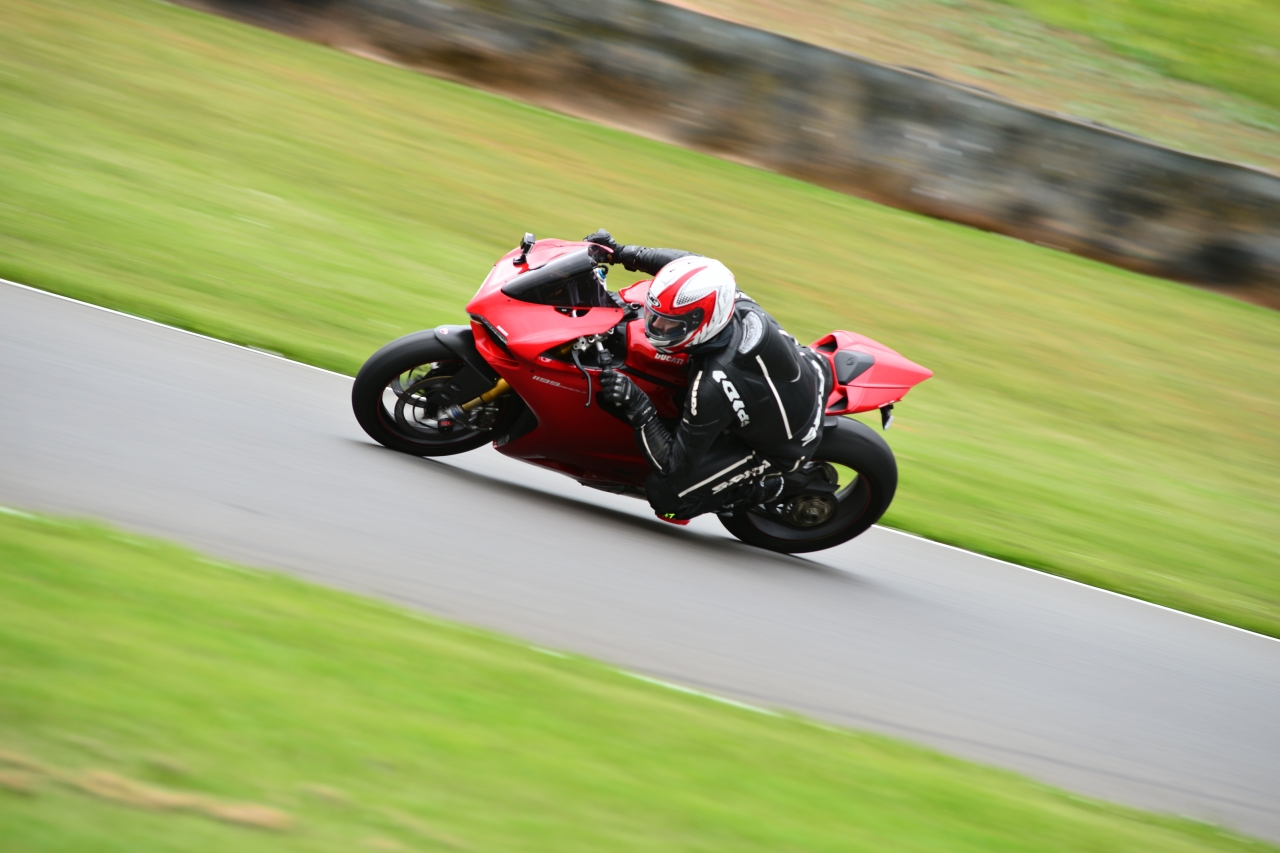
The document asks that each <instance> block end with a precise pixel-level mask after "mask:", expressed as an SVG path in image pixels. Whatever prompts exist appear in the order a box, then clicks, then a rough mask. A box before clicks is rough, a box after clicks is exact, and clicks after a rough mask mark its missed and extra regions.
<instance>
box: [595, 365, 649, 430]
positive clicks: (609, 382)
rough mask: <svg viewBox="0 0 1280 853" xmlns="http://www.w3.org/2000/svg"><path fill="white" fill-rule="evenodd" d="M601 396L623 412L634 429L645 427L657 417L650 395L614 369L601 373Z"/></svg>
mask: <svg viewBox="0 0 1280 853" xmlns="http://www.w3.org/2000/svg"><path fill="white" fill-rule="evenodd" d="M600 388H601V391H600V396H601V398H602V399H604V400H606V401H608V402H610V403H613V404H614V405H615V406H617V407H618V408H619V409H621V410H622V415H623V417H625V418H626V419H627V421H628V422H629V423H630V424H631V425H632V426H633V427H640V426H643V425H644V424H645V423H647V422H648V421H649V419H650V418H652V417H654V416H656V415H657V412H656V411H655V410H654V408H653V403H652V402H651V401H650V400H649V395H648V394H646V393H644V392H643V391H641V390H640V388H639V387H638V386H637V385H636V383H634V382H632V381H631V377H629V376H626V375H625V374H622V373H619V372H618V371H616V370H614V369H613V368H609V369H608V370H603V371H601V372H600Z"/></svg>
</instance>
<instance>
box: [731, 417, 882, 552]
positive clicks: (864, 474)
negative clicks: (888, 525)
mask: <svg viewBox="0 0 1280 853" xmlns="http://www.w3.org/2000/svg"><path fill="white" fill-rule="evenodd" d="M813 460H814V461H816V462H826V463H828V464H829V465H831V467H832V469H834V471H835V472H836V475H837V477H838V481H839V482H838V488H837V490H836V492H835V493H834V494H813V495H797V496H794V497H791V498H789V499H788V500H786V501H783V502H781V503H778V504H776V505H772V506H761V507H752V508H751V509H747V510H739V511H738V512H735V513H733V514H732V515H721V516H720V523H721V524H723V525H724V526H725V529H727V530H728V531H729V532H730V533H732V534H733V535H734V536H736V537H737V538H739V539H741V540H742V541H743V542H746V543H747V544H748V545H755V546H756V547H757V548H766V549H768V550H770V551H778V552H781V553H784V554H801V553H805V552H808V551H821V550H823V549H826V548H831V547H834V546H836V545H839V544H841V543H842V542H848V541H849V540H850V539H852V538H854V537H855V536H857V535H858V534H860V533H863V532H865V531H866V530H867V529H868V528H869V527H871V525H873V524H875V523H876V522H877V521H879V520H880V517H881V516H882V515H884V513H885V510H887V509H888V508H889V504H890V503H892V501H893V494H894V492H895V491H896V490H897V488H898V463H897V461H896V460H895V459H894V458H893V451H892V450H890V449H889V445H888V444H887V443H886V442H885V440H884V439H883V438H881V437H880V435H879V434H878V433H876V431H875V430H873V429H872V428H871V427H869V426H867V425H866V424H864V423H862V422H861V421H855V420H853V419H852V418H840V419H839V420H838V422H837V423H836V425H835V426H834V427H832V428H830V429H828V430H827V431H826V433H824V434H823V436H822V444H821V445H819V447H818V450H817V452H816V453H814V455H813Z"/></svg>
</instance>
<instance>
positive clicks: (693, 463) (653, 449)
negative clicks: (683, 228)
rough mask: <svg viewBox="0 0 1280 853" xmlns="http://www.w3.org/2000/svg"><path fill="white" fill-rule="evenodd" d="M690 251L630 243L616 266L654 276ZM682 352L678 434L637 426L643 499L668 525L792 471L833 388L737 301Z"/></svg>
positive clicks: (813, 437) (805, 355)
mask: <svg viewBox="0 0 1280 853" xmlns="http://www.w3.org/2000/svg"><path fill="white" fill-rule="evenodd" d="M688 254H690V253H689V252H681V251H677V250H674V249H648V248H644V247H641V246H629V245H628V246H623V247H622V248H621V250H620V251H619V252H617V253H616V255H615V257H614V261H615V263H621V264H623V265H624V266H625V267H626V268H627V269H629V270H633V271H640V272H645V273H649V274H650V275H656V274H657V273H658V271H659V270H660V269H661V268H662V267H664V266H665V265H666V264H668V263H670V262H671V261H673V260H675V259H676V258H680V257H683V256H685V255H688ZM689 353H690V355H691V359H690V362H689V391H688V395H687V396H686V398H685V406H684V413H683V416H682V417H681V419H680V422H679V424H678V425H677V426H676V429H675V432H674V433H672V432H671V431H670V430H669V429H668V427H667V426H666V425H665V424H663V423H662V422H661V421H660V420H658V418H657V417H652V416H651V417H649V418H647V419H646V420H644V422H643V423H640V424H638V425H637V426H636V441H637V443H638V444H639V445H640V449H641V450H642V451H643V452H644V454H645V456H646V457H647V458H648V460H649V464H650V466H651V467H652V473H651V475H650V477H649V480H648V482H647V483H646V490H647V492H648V497H649V502H650V504H652V505H653V508H654V509H655V510H656V511H657V512H659V513H662V514H670V515H672V516H673V517H675V518H692V517H693V516H695V515H698V514H701V513H704V512H711V511H715V510H717V509H719V508H722V507H724V506H725V505H726V504H732V503H734V502H735V501H739V500H741V499H742V498H743V496H744V495H747V494H750V492H751V489H752V488H754V487H757V484H758V483H759V482H760V481H761V480H763V479H765V478H771V477H774V475H779V474H786V473H788V472H790V471H794V470H795V469H796V468H798V467H799V466H800V465H801V464H802V463H803V462H804V461H806V460H807V459H808V458H809V457H810V456H811V455H812V454H813V452H814V451H815V450H817V448H818V443H819V442H820V441H821V438H822V419H823V411H824V409H825V406H824V403H825V401H826V396H827V393H828V392H829V390H830V385H829V379H828V377H827V370H826V368H825V367H824V366H823V365H822V362H821V359H820V358H819V357H818V356H817V355H816V354H814V353H812V352H811V351H810V350H809V349H808V348H806V347H802V346H800V345H799V344H798V343H797V342H796V340H795V339H794V338H793V337H791V336H790V335H789V334H787V333H786V332H785V331H783V330H782V328H781V327H780V326H779V325H778V323H777V321H776V320H774V319H773V317H771V316H769V314H768V313H767V312H766V311H765V310H764V309H763V308H761V307H760V306H759V305H757V304H756V303H755V302H754V301H752V300H751V299H749V298H748V297H746V296H744V295H742V294H739V298H738V302H737V304H736V306H735V310H734V314H733V319H732V320H731V321H730V322H729V325H728V326H726V327H725V329H724V330H723V331H721V332H720V334H718V335H717V336H716V337H715V338H713V339H712V340H710V341H707V342H706V343H703V344H700V345H698V346H697V347H693V348H691V349H690V350H689ZM633 423H634V421H633ZM780 485H781V484H780V483H779V486H780Z"/></svg>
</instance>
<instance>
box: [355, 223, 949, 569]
mask: <svg viewBox="0 0 1280 853" xmlns="http://www.w3.org/2000/svg"><path fill="white" fill-rule="evenodd" d="M605 272H606V270H605V268H604V267H602V266H600V265H598V264H596V263H595V261H593V260H592V258H591V255H590V254H589V252H588V251H587V248H586V244H585V243H574V242H567V241H563V240H538V241H536V242H535V241H534V239H533V235H531V234H530V235H525V239H524V241H523V242H522V243H521V244H520V247H519V248H518V249H513V250H512V251H510V252H508V253H507V254H506V255H504V256H503V257H502V259H501V260H499V261H498V262H497V263H496V264H494V266H493V269H492V271H490V273H489V275H488V277H487V278H486V279H485V280H484V283H483V284H482V285H480V290H479V291H478V292H477V293H476V295H475V298H473V299H472V300H471V302H470V304H468V305H467V313H468V314H469V315H470V317H471V324H470V326H440V327H438V328H436V329H431V330H426V331H421V332H415V333H414V334H411V335H406V336H405V337H403V338H400V339H398V340H395V341H392V342H391V343H389V344H387V345H386V346H384V347H383V348H382V349H380V350H378V351H377V352H376V353H374V354H373V355H372V356H371V357H370V358H369V360H368V361H367V362H365V364H364V366H363V367H362V368H361V369H360V373H359V374H358V375H357V376H356V381H355V385H354V387H353V388H352V391H351V402H352V406H353V407H354V409H355V415H356V418H357V419H358V420H359V421H360V425H361V426H362V427H363V428H364V430H365V432H367V433H368V434H369V435H370V436H371V437H372V438H373V439H374V440H375V441H377V442H379V443H380V444H383V445H385V446H387V447H390V448H392V449H394V450H399V451H402V452H404V453H410V454H413V455H414V456H447V455H450V454H454V453H463V452H465V451H468V450H472V449H474V448H477V447H480V446H481V445H484V444H488V443H490V442H492V443H493V445H494V447H495V448H496V449H497V451H498V452H499V453H502V454H504V455H506V456H511V457H513V458H515V459H520V460H522V461H525V462H531V463H533V464H534V465H541V466H542V467H544V468H550V469H552V470H554V471H559V472H560V473H562V474H566V475H568V476H570V477H572V478H574V479H575V480H577V481H578V482H579V483H582V484H583V485H584V486H590V487H592V488H595V489H601V490H603V491H606V492H614V493H617V494H625V495H634V496H637V497H644V481H645V477H646V475H647V474H648V473H649V465H648V463H647V462H646V461H645V458H644V456H643V455H641V453H640V451H639V450H638V448H637V447H636V442H635V438H634V432H633V431H632V429H631V427H630V426H629V425H628V424H627V423H626V422H625V421H624V420H622V419H621V418H620V417H618V416H617V415H616V414H614V413H612V412H611V411H610V410H609V409H608V408H607V407H601V406H600V405H598V404H597V403H595V402H594V397H595V395H597V394H598V393H599V391H600V380H599V373H600V371H601V370H602V369H603V368H605V367H609V366H613V367H614V368H615V369H617V370H620V371H622V372H624V373H626V374H627V375H629V376H630V377H631V378H632V379H633V380H634V381H635V382H636V384H637V385H639V386H640V388H642V389H643V390H644V391H645V392H646V393H647V394H648V395H649V397H650V398H651V399H652V400H653V404H654V406H655V407H656V408H657V410H658V414H659V416H660V417H663V418H671V419H678V418H679V417H680V414H681V411H682V407H683V405H684V395H685V389H686V384H687V376H686V373H687V370H686V364H687V361H688V356H687V355H683V354H681V355H668V354H666V353H660V352H658V351H657V350H655V349H654V348H653V347H652V346H651V345H650V344H649V342H648V340H647V339H646V338H645V335H644V321H643V319H642V318H641V313H642V306H643V304H644V297H645V293H646V292H647V290H648V287H649V282H648V281H641V282H638V283H636V284H633V285H631V286H630V287H627V288H624V289H623V290H622V291H620V292H618V293H612V292H610V291H609V290H608V289H607V288H606V287H605ZM810 348H811V349H813V350H815V351H816V352H818V353H821V354H822V356H823V357H824V358H825V359H826V361H827V362H828V364H829V365H830V369H831V372H832V375H833V376H834V378H835V383H834V390H833V391H832V392H831V396H830V397H829V398H828V399H827V418H826V424H825V431H824V433H823V436H822V442H821V444H820V445H819V447H818V450H817V451H816V453H815V454H814V459H815V460H818V461H822V462H827V463H829V464H828V465H826V466H819V468H820V470H821V472H822V473H821V475H820V476H818V477H817V479H816V480H814V478H813V475H812V474H810V475H809V477H810V480H811V481H812V482H811V485H810V486H809V487H807V488H806V487H804V486H803V484H802V485H801V486H800V493H799V494H796V493H795V489H789V490H788V492H785V493H784V498H783V499H782V500H780V501H779V502H778V503H776V504H775V505H767V506H759V507H752V508H750V509H738V510H735V511H733V512H732V513H726V514H722V515H721V516H720V520H721V522H722V523H723V524H724V526H725V527H726V528H727V529H728V530H729V532H731V533H732V534H733V535H734V536H736V537H738V538H739V539H741V540H742V541H744V542H747V543H750V544H752V545H756V546H759V547H761V548H768V549H770V550H773V551H783V552H787V553H797V552H802V551H817V550H821V549H823V548H830V547H832V546H833V545H838V544H840V543H841V542H846V541H848V540H849V539H852V538H853V537H854V536H857V535H858V534H859V533H862V532H863V531H864V530H866V529H867V528H868V527H870V526H871V525H872V524H874V523H875V522H876V521H877V520H878V519H879V518H880V516H882V515H883V514H884V512H885V510H886V509H888V507H889V503H890V501H892V500H893V493H894V490H895V489H896V488H897V484H898V468H897V463H896V462H895V461H894V458H893V453H892V452H891V451H890V450H889V446H888V444H886V443H885V441H884V439H882V438H881V437H880V436H879V435H878V434H877V433H876V432H875V431H874V430H873V429H871V428H870V427H868V426H866V425H865V424H863V423H861V422H859V421H856V420H853V419H852V418H844V417H839V416H840V415H845V414H851V413H854V412H867V411H871V410H873V409H879V410H880V413H881V419H882V425H883V426H885V427H887V426H888V424H889V422H890V421H891V420H892V416H891V414H890V411H891V410H892V408H893V404H894V403H897V402H898V401H899V400H901V399H902V397H903V396H904V395H905V394H906V393H907V391H909V390H910V389H911V388H912V386H914V385H916V384H918V383H920V382H923V381H924V380H925V379H928V378H929V377H930V376H932V375H933V374H932V372H931V371H929V370H927V369H925V368H923V367H921V366H920V365H918V364H915V363H914V362H911V361H908V360H907V359H905V358H903V357H902V356H900V355H898V353H896V352H894V351H893V350H891V349H889V348H888V347H885V346H882V345H880V344H878V343H876V342H875V341H873V340H871V339H870V338H866V337H863V336H862V335H855V334H853V333H851V332H843V331H836V332H832V333H830V334H828V335H825V336H824V337H822V338H820V339H818V340H817V341H815V342H814V343H813V344H810Z"/></svg>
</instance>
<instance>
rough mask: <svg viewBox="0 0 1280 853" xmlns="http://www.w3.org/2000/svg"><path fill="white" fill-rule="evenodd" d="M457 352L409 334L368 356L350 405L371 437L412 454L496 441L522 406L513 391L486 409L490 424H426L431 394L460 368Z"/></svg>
mask: <svg viewBox="0 0 1280 853" xmlns="http://www.w3.org/2000/svg"><path fill="white" fill-rule="evenodd" d="M462 366H463V363H462V362H461V361H460V360H459V359H458V357H457V356H456V355H455V354H454V353H452V352H450V351H449V349H448V348H447V347H446V346H445V345H444V344H442V343H441V342H440V341H439V340H437V339H436V338H434V337H426V336H422V335H408V336H406V337H403V338H400V339H399V340H395V341H392V342H391V343H389V344H387V345H386V346H384V347H383V348H382V349H380V350H378V351H377V352H375V353H374V354H373V355H371V356H370V357H369V360H368V361H366V362H365V363H364V366H363V367H361V368H360V372H359V373H357V374H356V381H355V383H354V384H353V385H352V386H351V408H352V410H353V411H354V412H355V416H356V420H357V421H359V422H360V426H361V427H362V428H363V429H364V431H365V432H366V433H368V435H369V437H370V438H372V439H373V440H374V441H376V442H378V443H379V444H381V445H383V446H384V447H389V448H391V449H392V450H398V451H400V452H401V453H408V454H411V455H413V456H451V455H453V454H455V453H466V452H467V451H468V450H475V449H476V448H478V447H483V446H484V445H486V444H488V443H489V442H491V441H493V439H494V437H495V436H496V435H498V434H499V431H500V430H501V429H503V428H504V427H505V426H506V425H507V423H508V422H509V420H510V418H511V416H512V415H514V414H515V410H516V409H517V407H518V406H519V405H520V401H519V399H518V398H517V397H516V396H515V395H514V394H507V395H505V396H503V397H499V398H498V399H496V400H494V401H493V402H492V403H490V404H489V406H490V407H492V408H491V409H490V410H489V411H487V412H482V413H481V414H482V415H484V416H485V417H486V418H487V420H488V421H489V423H487V424H485V425H483V427H480V426H473V425H471V424H465V425H464V424H459V425H456V426H454V427H453V428H452V429H450V430H447V431H446V430H441V429H439V428H433V427H431V426H430V425H429V424H428V423H427V419H429V418H431V417H432V414H433V413H434V407H433V406H432V405H431V395H432V392H433V390H434V389H435V388H436V387H439V386H442V385H443V384H444V382H445V381H446V380H447V379H448V378H449V377H450V376H452V374H453V372H454V371H455V370H457V369H461V368H462Z"/></svg>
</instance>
